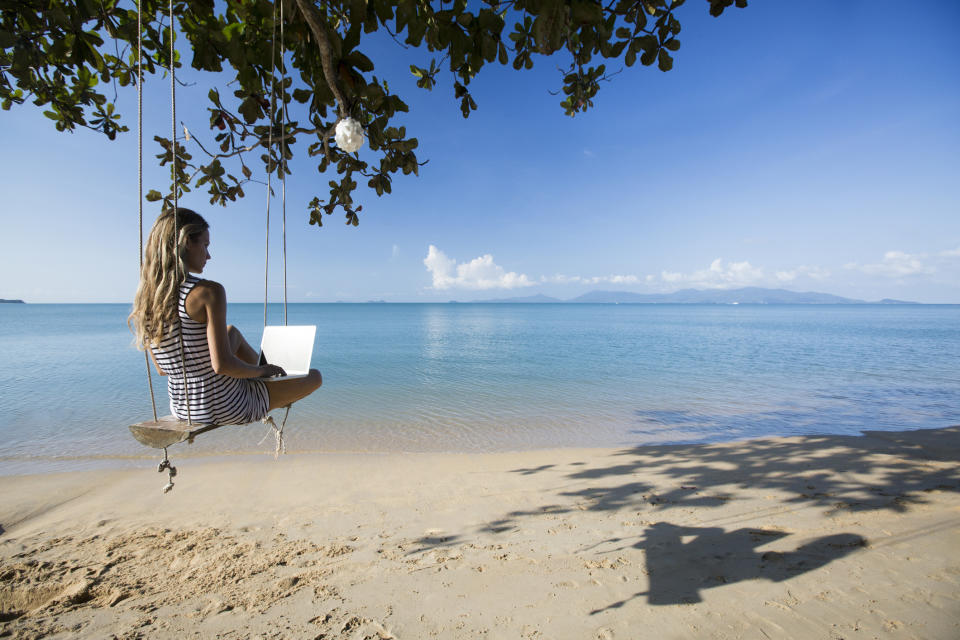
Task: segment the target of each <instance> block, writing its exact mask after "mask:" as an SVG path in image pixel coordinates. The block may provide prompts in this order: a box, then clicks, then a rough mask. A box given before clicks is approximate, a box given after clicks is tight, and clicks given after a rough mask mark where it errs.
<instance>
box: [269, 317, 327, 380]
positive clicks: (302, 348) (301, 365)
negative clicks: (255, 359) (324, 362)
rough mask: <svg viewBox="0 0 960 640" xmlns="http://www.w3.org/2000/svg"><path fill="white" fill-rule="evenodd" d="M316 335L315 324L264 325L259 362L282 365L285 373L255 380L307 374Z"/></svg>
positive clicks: (284, 378) (297, 376)
mask: <svg viewBox="0 0 960 640" xmlns="http://www.w3.org/2000/svg"><path fill="white" fill-rule="evenodd" d="M316 335H317V326H316V325H296V326H269V327H264V328H263V339H262V340H260V361H259V364H260V365H265V364H275V365H277V366H280V367H283V370H284V371H286V372H287V375H285V376H274V377H272V378H257V380H292V379H294V378H305V377H306V376H308V375H309V374H310V359H311V358H312V356H313V339H314V338H315V337H316Z"/></svg>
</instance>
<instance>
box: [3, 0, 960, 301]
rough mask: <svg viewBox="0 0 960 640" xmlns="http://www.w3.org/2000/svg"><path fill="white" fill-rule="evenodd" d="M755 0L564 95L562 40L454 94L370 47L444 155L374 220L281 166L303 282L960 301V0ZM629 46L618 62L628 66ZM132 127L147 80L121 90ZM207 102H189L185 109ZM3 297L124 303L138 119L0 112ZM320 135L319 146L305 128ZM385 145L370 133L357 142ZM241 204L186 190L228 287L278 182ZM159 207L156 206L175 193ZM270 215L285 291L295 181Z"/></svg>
mask: <svg viewBox="0 0 960 640" xmlns="http://www.w3.org/2000/svg"><path fill="white" fill-rule="evenodd" d="M903 6H904V5H903V3H893V2H886V1H860V2H857V1H853V0H848V1H843V2H837V1H833V0H829V1H828V0H809V1H807V2H802V3H799V2H759V1H754V2H752V3H751V4H750V6H749V7H748V8H747V9H744V10H732V9H731V10H728V11H727V12H726V13H725V14H724V15H723V16H722V17H721V18H719V19H714V18H711V17H710V16H709V14H708V12H707V5H706V3H705V2H698V1H697V0H690V1H689V2H688V3H687V4H686V5H685V6H684V7H682V8H681V9H680V11H679V12H678V16H679V18H680V20H681V22H682V24H683V31H682V33H681V34H680V39H681V41H682V43H683V46H682V48H681V49H680V51H679V52H678V53H677V54H676V56H675V63H674V69H673V70H672V71H671V72H669V73H661V72H660V71H658V70H656V69H654V68H645V67H640V66H639V65H637V66H635V67H633V68H630V69H625V70H624V71H623V73H621V74H619V75H617V76H616V77H615V78H614V79H613V81H612V82H611V83H608V84H606V85H604V87H603V88H602V90H601V92H600V94H599V95H598V96H597V99H596V101H595V104H596V108H594V109H593V110H591V111H589V112H588V113H586V114H580V115H578V116H576V117H575V118H569V117H567V116H565V115H564V114H563V111H562V109H561V108H560V107H559V104H558V103H559V99H560V98H559V97H558V96H552V95H550V94H549V93H548V91H550V90H556V89H558V88H559V86H560V78H559V73H558V72H557V71H556V66H557V62H555V61H552V60H549V59H543V58H540V59H537V60H536V67H535V68H534V70H532V71H527V72H515V71H513V70H512V69H510V68H499V67H497V68H494V67H490V68H488V69H485V70H484V72H483V73H482V74H481V76H480V77H479V78H478V79H477V80H476V81H475V82H474V83H473V84H472V85H471V89H472V90H473V93H474V96H475V98H476V99H477V102H478V104H479V110H478V111H476V112H474V114H473V115H472V116H471V117H470V118H469V119H468V120H464V119H463V118H462V116H461V115H460V110H459V105H458V103H457V102H456V101H455V100H454V99H453V96H452V88H451V87H450V86H448V84H447V83H448V82H449V75H448V76H445V77H444V78H443V79H442V80H441V83H440V85H439V86H438V87H437V88H436V89H434V91H433V92H426V91H423V90H420V89H417V88H416V87H415V86H414V79H413V78H412V77H411V76H410V74H409V71H408V66H409V64H410V63H411V62H417V63H419V64H421V65H422V64H423V62H424V61H428V60H429V56H428V54H427V52H426V51H420V52H417V51H406V52H404V51H399V50H398V49H397V47H396V45H395V44H393V43H392V42H381V43H377V44H376V45H375V46H374V47H373V49H372V50H371V51H370V53H371V57H372V58H373V59H374V62H375V64H376V65H377V71H376V73H377V75H379V76H380V77H387V78H388V79H389V80H390V83H391V88H392V89H393V90H394V91H395V92H397V93H399V94H400V95H401V96H402V97H404V99H405V100H406V101H407V103H408V104H409V105H410V107H411V112H410V113H409V114H406V115H404V116H403V117H402V119H401V120H400V123H401V124H405V125H406V126H407V128H408V131H409V132H410V133H411V134H412V135H414V136H416V137H418V138H419V140H420V148H419V150H418V156H419V157H420V159H421V160H429V163H428V164H427V165H426V166H425V167H423V168H422V170H421V175H420V177H419V178H416V177H413V176H398V177H397V179H396V180H395V181H394V184H393V189H394V192H393V194H392V195H390V196H386V197H383V198H378V197H377V196H376V195H375V194H373V193H372V192H369V191H368V190H366V188H365V187H362V188H360V189H359V190H358V192H357V196H359V198H358V199H359V201H360V202H361V203H362V204H363V205H364V210H363V213H362V217H361V224H360V226H359V227H357V228H354V227H347V226H345V225H344V224H342V216H341V214H340V213H336V214H334V216H331V217H329V218H328V221H327V222H326V223H325V225H324V227H323V228H322V229H318V228H317V227H311V226H310V225H308V224H307V214H306V203H307V202H308V201H309V200H310V199H311V198H312V197H313V195H321V196H322V195H324V193H325V191H324V189H323V187H324V185H325V184H326V182H327V180H329V178H327V177H324V176H321V175H319V174H318V173H317V171H316V166H315V164H312V163H310V162H309V160H308V159H305V158H303V157H298V158H297V159H296V160H295V162H294V164H293V165H292V169H293V177H292V178H291V179H289V180H288V183H287V233H288V243H289V244H288V287H289V289H288V290H289V296H290V299H291V300H292V301H316V302H325V301H335V300H345V301H365V300H371V299H384V300H388V301H410V302H418V301H424V302H427V301H446V300H452V299H453V300H478V299H487V298H503V297H513V296H526V295H532V294H536V293H544V294H547V295H551V296H555V297H559V298H563V299H566V298H572V297H575V296H577V295H580V294H582V293H584V292H587V291H590V290H596V289H602V290H618V291H636V292H663V291H673V290H677V289H683V288H691V287H692V288H700V289H704V288H712V287H726V288H731V287H739V286H766V287H782V288H786V289H791V290H796V291H811V290H812V291H822V292H827V293H833V294H837V295H843V296H848V297H853V298H859V299H866V300H877V299H880V298H886V297H889V298H900V299H908V300H917V301H921V302H934V303H960V189H958V185H960V82H958V81H957V79H958V78H960V39H958V38H956V26H957V25H958V24H960V3H956V2H953V1H952V0H944V1H939V2H934V1H926V2H920V3H912V4H911V5H910V12H909V15H908V14H906V13H905V12H904V10H903ZM614 68H617V67H616V66H615V67H614ZM183 77H184V79H185V80H186V81H188V82H196V83H197V84H196V85H195V86H192V87H185V88H180V89H178V116H179V118H180V119H183V120H185V121H186V122H187V124H188V126H191V130H192V132H193V133H194V135H197V136H202V137H203V138H204V139H207V140H209V139H210V138H212V135H210V134H208V132H206V131H204V123H205V122H206V116H205V114H204V109H205V106H206V97H205V96H206V92H207V89H208V87H209V81H206V80H204V78H202V77H198V76H197V75H196V74H194V76H192V77H190V76H188V72H186V71H185V72H184V73H183ZM168 91H169V84H168V81H166V80H165V79H163V78H159V77H158V78H156V79H154V80H152V82H151V84H150V85H148V91H147V94H146V95H147V100H146V101H145V110H146V111H147V121H146V129H147V130H146V132H145V136H144V137H145V143H144V144H145V165H146V178H145V184H146V186H147V188H150V187H154V186H157V185H162V184H163V183H164V178H163V173H162V171H161V170H160V169H158V168H156V167H154V166H153V162H152V160H153V155H154V154H155V153H156V151H155V149H154V145H153V143H152V136H153V135H154V134H156V133H161V134H163V135H169V127H170V115H169V108H170V107H169V94H168ZM119 106H120V108H121V110H122V111H123V112H124V114H125V115H126V116H127V120H126V122H127V123H128V124H129V125H130V126H131V129H132V128H133V127H134V126H135V124H136V95H135V93H134V92H132V91H127V92H125V93H124V92H122V93H121V95H120V105H119ZM191 123H196V124H194V125H191ZM0 127H2V132H3V140H4V148H5V153H4V154H3V156H2V161H0V162H2V171H0V175H2V178H0V180H2V183H3V192H4V194H5V202H4V206H3V208H2V213H0V215H2V218H3V219H2V223H3V229H4V233H3V235H4V242H3V251H2V252H0V274H2V275H0V297H3V298H23V299H25V300H27V301H28V302H126V301H129V300H130V299H131V298H132V295H133V292H134V290H135V288H136V278H137V236H136V234H137V226H136V225H137V218H136V215H137V174H136V138H135V135H134V133H133V132H132V131H131V133H129V134H126V135H125V136H122V139H119V140H118V141H116V142H109V141H107V140H106V139H103V138H102V136H97V135H96V134H94V133H92V132H89V131H78V132H77V133H75V134H72V135H69V134H60V133H57V132H56V131H55V130H54V128H53V126H52V123H51V122H50V121H49V120H47V119H46V118H44V117H43V116H42V114H41V112H40V110H39V109H36V108H34V107H32V106H31V105H24V106H22V107H15V108H14V109H13V110H12V111H9V112H3V113H0ZM302 146H304V145H301V147H302ZM364 153H369V151H368V150H367V151H364V150H362V151H361V154H364ZM247 191H248V196H247V198H245V199H244V200H243V201H241V202H239V203H234V204H231V205H229V206H228V207H227V208H221V207H212V206H210V205H208V204H207V199H206V198H204V197H203V195H202V194H199V193H196V194H191V195H190V196H189V197H188V198H187V199H186V200H184V201H183V204H184V205H185V206H190V207H192V208H195V209H197V210H198V211H200V212H201V213H203V214H204V215H205V216H206V217H207V219H208V220H209V221H210V222H211V224H212V232H211V239H212V244H211V254H212V256H213V259H212V261H211V262H210V263H209V264H208V266H207V270H206V271H205V276H206V277H209V278H211V279H214V280H217V281H219V282H222V283H223V284H224V285H225V287H226V289H227V292H228V296H229V298H230V300H232V301H252V302H256V301H260V300H262V299H263V266H264V265H263V248H264V247H263V245H264V225H265V222H264V210H265V204H266V193H265V188H263V187H259V186H257V185H251V186H250V188H249V189H248V190H247ZM156 213H157V212H156V211H155V210H151V209H150V207H149V206H148V207H147V208H146V210H145V215H146V216H147V218H148V220H147V222H146V225H147V227H149V223H150V221H151V220H152V219H153V217H155V215H156ZM273 213H274V223H275V224H274V225H273V228H272V231H271V233H272V234H273V235H272V237H273V239H274V241H275V242H273V243H272V246H271V256H272V260H271V284H270V296H271V299H272V300H276V301H278V300H280V296H281V285H282V280H281V278H280V272H279V266H280V263H279V255H280V244H279V235H280V234H279V232H280V226H279V223H280V218H279V215H278V214H279V200H278V199H275V200H274V205H273Z"/></svg>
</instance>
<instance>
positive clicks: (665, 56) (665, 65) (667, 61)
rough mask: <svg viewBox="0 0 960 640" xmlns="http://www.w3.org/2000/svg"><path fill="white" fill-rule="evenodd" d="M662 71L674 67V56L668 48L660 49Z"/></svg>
mask: <svg viewBox="0 0 960 640" xmlns="http://www.w3.org/2000/svg"><path fill="white" fill-rule="evenodd" d="M658 66H659V67H660V71H670V69H673V58H671V57H670V53H669V52H668V51H667V50H666V49H660V55H659V64H658Z"/></svg>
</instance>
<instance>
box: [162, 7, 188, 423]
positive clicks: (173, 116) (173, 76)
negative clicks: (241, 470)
mask: <svg viewBox="0 0 960 640" xmlns="http://www.w3.org/2000/svg"><path fill="white" fill-rule="evenodd" d="M168 5H169V8H170V151H171V155H172V156H173V167H172V169H171V170H172V171H173V251H174V256H175V257H176V260H175V262H174V281H175V282H180V267H181V264H180V221H179V218H178V217H177V210H178V209H179V208H180V207H179V203H178V200H177V198H178V196H179V193H178V192H179V190H180V175H179V174H178V173H177V71H176V65H174V57H175V55H176V49H174V39H175V38H176V35H177V34H176V30H175V29H174V22H173V0H169V3H168ZM186 276H187V274H186V267H185V266H184V274H183V277H184V279H186ZM177 321H178V323H179V325H180V330H179V331H178V333H179V340H178V342H179V343H180V364H181V365H182V370H183V397H184V398H185V399H186V401H187V402H186V404H187V424H188V425H190V426H193V416H192V415H190V390H189V389H188V388H187V358H186V355H185V354H184V350H183V320H181V319H180V291H179V290H178V291H177Z"/></svg>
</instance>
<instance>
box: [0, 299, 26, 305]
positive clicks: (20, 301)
mask: <svg viewBox="0 0 960 640" xmlns="http://www.w3.org/2000/svg"><path fill="white" fill-rule="evenodd" d="M0 304H26V302H24V301H23V300H4V299H3V298H0Z"/></svg>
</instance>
